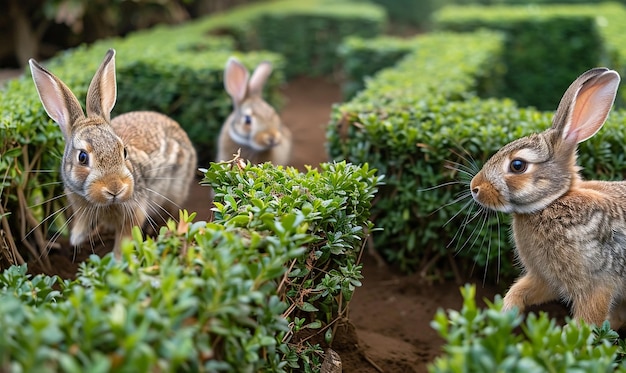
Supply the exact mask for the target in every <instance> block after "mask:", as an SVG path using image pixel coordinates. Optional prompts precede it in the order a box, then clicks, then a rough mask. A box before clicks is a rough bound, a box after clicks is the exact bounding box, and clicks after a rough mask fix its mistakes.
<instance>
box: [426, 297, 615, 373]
mask: <svg viewBox="0 0 626 373" xmlns="http://www.w3.org/2000/svg"><path fill="white" fill-rule="evenodd" d="M461 293H462V294H463V299H464V300H463V307H462V308H461V310H460V311H452V310H450V311H448V312H447V313H446V312H444V310H439V311H438V312H437V315H436V316H435V320H434V321H433V322H432V326H433V327H434V328H435V329H436V330H437V331H438V332H439V335H440V336H441V337H442V338H443V339H444V340H445V345H444V347H443V354H442V356H440V357H438V358H437V359H436V360H435V361H434V362H432V363H431V364H430V365H429V367H428V371H429V372H431V373H443V372H449V373H452V372H455V373H461V372H625V371H626V363H625V362H624V356H625V355H626V350H625V349H624V346H625V345H624V341H623V340H620V339H619V335H618V334H617V332H615V331H613V330H611V329H610V328H609V324H608V322H607V323H605V324H604V325H603V326H602V327H591V326H589V325H586V324H584V323H581V324H575V323H574V322H568V324H567V325H565V326H561V325H557V324H556V322H555V320H554V319H550V318H549V316H548V315H547V314H546V313H543V312H542V313H540V314H539V315H536V314H533V313H531V314H529V315H528V316H527V317H526V318H525V320H524V319H523V318H522V317H521V316H520V315H517V314H516V313H515V312H501V308H502V300H501V299H497V300H496V302H495V304H490V305H489V307H488V308H487V309H479V308H478V307H477V306H476V301H475V296H476V289H475V287H473V286H469V285H466V286H465V288H464V289H461Z"/></svg>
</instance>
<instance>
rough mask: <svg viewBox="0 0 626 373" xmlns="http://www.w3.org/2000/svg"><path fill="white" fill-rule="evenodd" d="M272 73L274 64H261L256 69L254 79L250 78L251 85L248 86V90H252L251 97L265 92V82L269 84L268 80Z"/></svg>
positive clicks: (253, 74)
mask: <svg viewBox="0 0 626 373" xmlns="http://www.w3.org/2000/svg"><path fill="white" fill-rule="evenodd" d="M271 73H272V64H271V63H269V62H267V61H265V62H261V63H260V64H259V66H257V67H256V69H254V72H253V73H252V77H251V78H250V84H248V89H249V90H250V94H251V95H257V96H260V95H261V93H262V92H263V86H264V85H265V82H267V78H268V77H269V76H270V74H271Z"/></svg>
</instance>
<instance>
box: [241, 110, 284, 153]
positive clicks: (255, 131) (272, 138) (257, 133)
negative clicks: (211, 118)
mask: <svg viewBox="0 0 626 373" xmlns="http://www.w3.org/2000/svg"><path fill="white" fill-rule="evenodd" d="M234 120H235V123H233V124H234V125H233V126H232V127H231V137H232V139H233V140H234V141H235V142H237V143H239V144H242V145H247V146H249V147H251V148H253V149H254V150H257V151H264V150H267V149H270V148H272V147H274V146H277V145H279V144H280V143H281V141H282V133H281V120H280V117H279V115H278V114H277V113H276V111H275V110H274V108H272V107H271V106H270V105H269V104H267V103H266V102H265V101H263V100H262V99H250V100H248V101H247V102H246V103H244V104H243V105H241V107H240V108H239V110H238V115H237V116H236V117H235V119H234Z"/></svg>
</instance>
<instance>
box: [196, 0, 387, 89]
mask: <svg viewBox="0 0 626 373" xmlns="http://www.w3.org/2000/svg"><path fill="white" fill-rule="evenodd" d="M385 21H386V17H385V12H384V10H383V9H382V8H380V7H378V6H376V5H373V4H367V3H352V2H349V1H330V0H301V1H290V0H282V1H273V2H267V3H262V4H257V5H251V6H248V7H245V8H240V9H235V10H234V11H231V12H226V13H224V14H221V15H220V16H219V17H218V16H216V17H209V18H207V19H205V20H201V21H199V22H197V23H196V24H194V25H191V26H190V27H193V28H195V29H203V30H205V32H209V33H216V34H219V35H223V34H226V35H231V36H232V37H234V39H235V40H236V41H237V45H238V47H239V48H240V49H242V50H245V51H250V50H257V49H263V50H269V51H273V52H277V53H279V54H281V55H282V56H284V57H285V60H286V61H288V63H287V64H286V65H285V72H286V75H287V78H292V77H294V76H297V75H309V76H316V75H323V74H330V73H332V71H333V69H334V68H335V67H336V65H337V62H338V60H337V55H336V50H337V47H338V45H339V44H340V43H341V41H342V39H343V38H344V37H346V36H349V35H358V36H362V37H373V36H378V35H379V34H380V33H381V32H382V30H383V27H384V24H385Z"/></svg>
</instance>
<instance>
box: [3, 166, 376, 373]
mask: <svg viewBox="0 0 626 373" xmlns="http://www.w3.org/2000/svg"><path fill="white" fill-rule="evenodd" d="M320 168H321V170H320V171H318V170H309V171H308V172H306V173H300V172H299V171H297V170H295V169H292V168H288V169H283V168H274V167H273V166H271V165H270V164H264V165H261V166H251V165H239V166H237V164H227V163H222V164H212V165H211V168H210V169H209V170H207V171H206V178H205V182H206V183H207V184H209V185H211V186H212V187H213V188H214V190H215V193H216V200H218V201H221V202H218V203H217V204H216V207H215V213H216V219H215V221H214V222H212V223H207V222H202V221H198V222H193V215H191V216H188V215H187V214H186V212H184V213H181V217H180V220H179V223H175V222H174V221H170V222H169V223H168V224H167V226H166V227H163V228H162V229H161V231H160V233H159V235H158V237H157V238H156V239H154V240H153V239H151V238H148V239H146V240H143V239H141V235H140V232H139V230H138V229H136V230H135V232H134V234H135V238H134V240H133V241H131V242H126V244H125V245H124V247H123V250H122V256H123V260H121V261H116V260H114V259H113V256H112V255H111V254H108V255H106V256H104V257H103V258H100V257H98V256H95V255H94V256H92V257H91V258H90V260H89V261H87V262H85V263H83V264H81V267H80V271H79V273H78V276H77V277H76V279H73V280H69V279H68V280H61V279H59V278H57V277H49V276H44V275H38V276H35V277H32V278H29V276H28V275H27V274H26V267H25V266H13V267H11V268H9V269H8V270H6V271H4V272H3V273H2V274H1V275H0V310H1V312H0V315H2V316H0V326H1V327H2V330H3V333H2V335H1V336H0V351H2V352H1V353H0V368H1V369H2V370H3V371H5V370H6V371H38V372H48V371H65V372H84V371H137V370H139V371H155V370H159V371H211V372H219V371H254V372H256V371H276V372H283V371H290V370H296V369H297V370H304V371H317V370H318V369H319V366H320V365H321V364H320V362H321V360H323V358H324V347H327V346H332V340H333V337H334V333H333V331H334V329H335V327H336V326H337V325H338V324H339V322H340V321H341V319H342V318H344V317H345V312H346V308H347V304H348V303H349V301H350V298H351V296H352V294H353V292H354V290H355V288H356V287H358V286H360V279H361V266H360V264H359V258H360V252H361V248H362V246H363V242H364V241H365V238H366V235H367V233H368V231H369V230H371V229H372V224H371V223H370V222H369V220H368V215H369V205H370V202H371V200H372V198H373V196H374V194H375V192H376V185H377V184H378V183H379V182H380V180H381V177H379V176H376V175H375V170H372V169H369V168H368V167H367V165H364V166H362V167H358V166H353V165H349V164H346V163H336V164H324V165H321V167H320Z"/></svg>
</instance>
